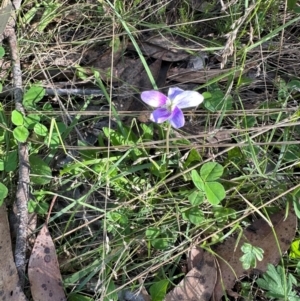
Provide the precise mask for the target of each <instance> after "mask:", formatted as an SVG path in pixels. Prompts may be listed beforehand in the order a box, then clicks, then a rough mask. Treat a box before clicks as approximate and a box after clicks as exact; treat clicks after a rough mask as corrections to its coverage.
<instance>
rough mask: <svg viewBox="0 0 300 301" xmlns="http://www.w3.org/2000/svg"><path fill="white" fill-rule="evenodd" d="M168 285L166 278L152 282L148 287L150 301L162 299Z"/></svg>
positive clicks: (160, 300)
mask: <svg viewBox="0 0 300 301" xmlns="http://www.w3.org/2000/svg"><path fill="white" fill-rule="evenodd" d="M168 285H169V280H167V279H163V280H160V281H158V282H155V283H154V284H152V285H151V286H150V289H149V292H150V296H151V299H152V301H162V300H163V299H164V298H165V296H166V292H167V288H168Z"/></svg>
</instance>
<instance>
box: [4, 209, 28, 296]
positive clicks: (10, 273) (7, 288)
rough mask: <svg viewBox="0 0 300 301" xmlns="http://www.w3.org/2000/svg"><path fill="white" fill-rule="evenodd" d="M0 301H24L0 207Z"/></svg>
mask: <svg viewBox="0 0 300 301" xmlns="http://www.w3.org/2000/svg"><path fill="white" fill-rule="evenodd" d="M0 267H1V269H0V300H3V301H4V300H9V301H25V300H26V297H25V295H24V293H23V291H22V289H21V287H20V285H19V276H18V272H17V269H16V266H15V262H14V257H13V253H12V247H11V239H10V230H9V224H8V219H7V212H6V206H5V204H3V205H2V206H0Z"/></svg>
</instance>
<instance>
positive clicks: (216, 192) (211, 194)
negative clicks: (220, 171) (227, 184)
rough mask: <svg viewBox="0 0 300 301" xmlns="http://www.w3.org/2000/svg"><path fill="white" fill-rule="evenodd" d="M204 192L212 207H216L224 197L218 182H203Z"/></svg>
mask: <svg viewBox="0 0 300 301" xmlns="http://www.w3.org/2000/svg"><path fill="white" fill-rule="evenodd" d="M204 191H205V194H206V197H207V200H208V201H209V202H210V203H211V204H212V205H218V204H219V203H220V202H221V201H222V200H223V199H224V198H225V196H226V192H225V189H224V187H223V185H222V184H220V183H218V182H205V185H204Z"/></svg>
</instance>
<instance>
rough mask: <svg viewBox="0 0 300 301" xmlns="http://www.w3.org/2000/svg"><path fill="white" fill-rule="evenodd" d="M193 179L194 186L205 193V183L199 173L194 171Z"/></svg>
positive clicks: (192, 173)
mask: <svg viewBox="0 0 300 301" xmlns="http://www.w3.org/2000/svg"><path fill="white" fill-rule="evenodd" d="M191 177H192V180H193V183H194V185H195V186H196V187H197V188H198V189H199V190H200V191H204V183H203V180H202V179H201V177H200V176H199V174H198V172H197V171H196V170H192V172H191Z"/></svg>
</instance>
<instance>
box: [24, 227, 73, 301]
mask: <svg viewBox="0 0 300 301" xmlns="http://www.w3.org/2000/svg"><path fill="white" fill-rule="evenodd" d="M28 277H29V281H30V286H31V294H32V297H33V299H34V301H53V300H55V301H66V300H67V298H66V296H65V293H64V289H63V285H62V279H61V274H60V271H59V266H58V261H57V256H56V252H55V246H54V243H53V241H52V238H51V236H50V233H49V231H48V228H47V226H46V225H44V226H43V228H42V229H41V231H40V233H39V235H38V236H37V238H36V241H35V244H34V247H33V250H32V253H31V256H30V259H29V264H28Z"/></svg>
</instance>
